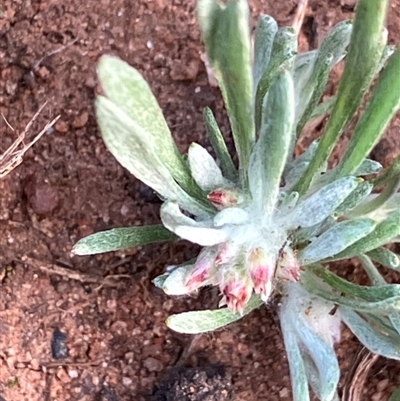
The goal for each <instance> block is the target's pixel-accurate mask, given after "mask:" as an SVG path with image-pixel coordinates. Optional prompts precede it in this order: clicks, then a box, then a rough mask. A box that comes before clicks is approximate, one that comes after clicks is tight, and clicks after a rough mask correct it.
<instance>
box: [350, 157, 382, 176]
mask: <svg viewBox="0 0 400 401" xmlns="http://www.w3.org/2000/svg"><path fill="white" fill-rule="evenodd" d="M381 169H382V164H380V163H378V162H376V161H375V160H370V159H364V160H363V161H362V162H361V165H360V167H359V168H358V169H357V170H356V171H355V173H354V175H356V176H360V175H370V174H377V173H379V172H380V171H381Z"/></svg>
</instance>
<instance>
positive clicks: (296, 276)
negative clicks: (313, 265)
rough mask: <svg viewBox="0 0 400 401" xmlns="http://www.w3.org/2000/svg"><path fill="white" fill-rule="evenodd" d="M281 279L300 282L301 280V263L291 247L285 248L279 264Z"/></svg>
mask: <svg viewBox="0 0 400 401" xmlns="http://www.w3.org/2000/svg"><path fill="white" fill-rule="evenodd" d="M277 274H278V276H279V278H281V279H283V280H288V281H299V280H300V265H299V261H298V259H297V257H296V255H295V253H294V252H293V250H292V249H291V248H289V247H287V248H285V250H284V251H283V255H282V257H281V259H280V260H279V262H278V272H277Z"/></svg>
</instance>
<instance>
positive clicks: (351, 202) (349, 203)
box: [335, 181, 374, 216]
mask: <svg viewBox="0 0 400 401" xmlns="http://www.w3.org/2000/svg"><path fill="white" fill-rule="evenodd" d="M373 187H374V186H373V185H372V184H371V183H370V182H368V181H364V182H361V183H360V184H358V185H357V187H356V188H355V189H354V191H352V192H351V193H350V195H349V196H348V197H347V198H346V199H345V200H344V201H343V202H342V203H341V204H340V205H339V207H338V208H337V209H336V210H335V214H336V215H337V216H341V215H345V214H349V215H350V216H352V214H351V211H352V210H353V209H354V208H355V207H356V206H357V205H359V204H361V202H363V201H364V200H365V199H366V198H367V196H368V195H369V194H370V193H371V191H372V189H373ZM349 212H350V213H349Z"/></svg>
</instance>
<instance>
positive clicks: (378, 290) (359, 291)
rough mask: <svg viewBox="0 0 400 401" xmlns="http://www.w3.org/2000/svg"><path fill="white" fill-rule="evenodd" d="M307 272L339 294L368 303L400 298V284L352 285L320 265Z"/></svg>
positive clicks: (308, 268) (310, 268)
mask: <svg viewBox="0 0 400 401" xmlns="http://www.w3.org/2000/svg"><path fill="white" fill-rule="evenodd" d="M307 272H312V273H313V274H315V275H316V276H318V277H319V278H321V279H322V280H324V282H326V283H328V284H329V285H330V286H331V287H333V288H334V289H336V290H337V291H338V292H340V293H344V294H346V296H348V297H353V298H358V299H361V300H364V301H368V302H381V301H387V300H390V299H394V298H399V297H400V284H385V285H381V286H373V287H370V286H361V285H358V284H354V283H350V282H349V281H347V280H345V279H343V278H341V277H339V276H337V275H336V274H334V273H332V272H330V271H329V270H328V269H325V268H324V267H323V266H319V265H314V266H309V267H307Z"/></svg>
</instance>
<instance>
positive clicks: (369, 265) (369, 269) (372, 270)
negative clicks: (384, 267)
mask: <svg viewBox="0 0 400 401" xmlns="http://www.w3.org/2000/svg"><path fill="white" fill-rule="evenodd" d="M357 258H358V260H359V261H360V262H361V265H362V267H363V268H364V270H365V272H366V273H367V275H368V278H369V279H370V280H371V283H372V285H376V286H380V285H386V284H387V283H386V281H385V279H384V278H383V277H382V275H381V274H380V273H379V271H378V269H377V268H376V267H375V265H374V263H373V262H372V260H371V259H370V258H369V257H368V256H367V255H358V257H357Z"/></svg>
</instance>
